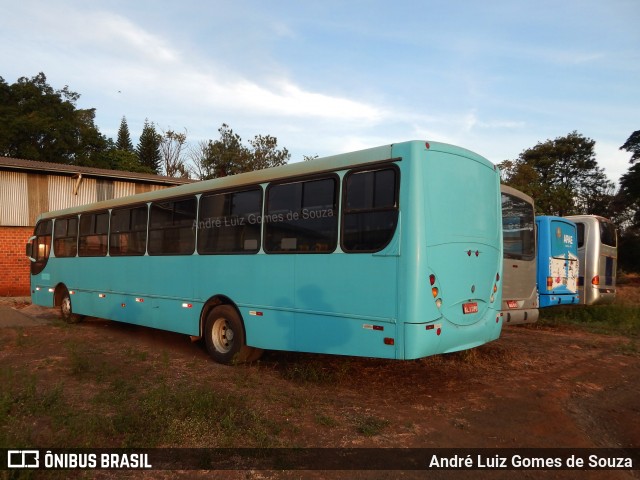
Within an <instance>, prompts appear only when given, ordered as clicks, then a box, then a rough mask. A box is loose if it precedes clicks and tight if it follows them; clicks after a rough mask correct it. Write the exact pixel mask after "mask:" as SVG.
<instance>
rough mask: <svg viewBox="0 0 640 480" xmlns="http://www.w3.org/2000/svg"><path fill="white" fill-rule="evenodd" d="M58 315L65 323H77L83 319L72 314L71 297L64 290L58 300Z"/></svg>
mask: <svg viewBox="0 0 640 480" xmlns="http://www.w3.org/2000/svg"><path fill="white" fill-rule="evenodd" d="M60 314H61V315H62V319H63V320H64V321H65V322H67V323H78V322H80V321H81V320H82V319H83V318H84V317H83V316H82V315H78V314H77V313H73V309H72V307H71V296H70V295H69V291H68V290H67V289H66V288H65V289H64V291H63V292H62V298H61V299H60Z"/></svg>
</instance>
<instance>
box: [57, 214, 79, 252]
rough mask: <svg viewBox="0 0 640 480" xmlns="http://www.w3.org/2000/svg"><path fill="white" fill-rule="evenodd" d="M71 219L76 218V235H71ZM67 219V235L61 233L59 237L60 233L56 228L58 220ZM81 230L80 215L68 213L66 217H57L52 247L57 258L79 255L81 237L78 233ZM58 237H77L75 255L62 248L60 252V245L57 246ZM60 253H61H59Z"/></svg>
mask: <svg viewBox="0 0 640 480" xmlns="http://www.w3.org/2000/svg"><path fill="white" fill-rule="evenodd" d="M71 219H75V220H76V232H75V236H74V235H69V234H68V233H69V224H68V222H69V220H71ZM62 221H65V222H67V228H66V229H65V235H61V236H60V237H58V234H57V233H56V229H57V225H58V222H62ZM79 232H80V217H79V216H78V215H67V216H65V217H56V218H55V222H54V224H53V232H52V242H51V245H52V248H53V255H54V256H55V257H56V258H75V257H77V256H78V252H79V238H78V234H79ZM58 238H60V240H67V239H71V238H75V242H74V245H75V248H74V250H75V253H73V255H66V254H65V252H64V249H62V250H63V251H62V252H58V247H57V246H56V242H57V240H58ZM59 253H60V254H59Z"/></svg>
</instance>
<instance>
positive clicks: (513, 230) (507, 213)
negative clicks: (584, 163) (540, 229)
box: [500, 185, 538, 325]
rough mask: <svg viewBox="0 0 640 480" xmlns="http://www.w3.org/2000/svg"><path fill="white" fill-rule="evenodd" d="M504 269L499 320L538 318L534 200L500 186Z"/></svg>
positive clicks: (511, 321)
mask: <svg viewBox="0 0 640 480" xmlns="http://www.w3.org/2000/svg"><path fill="white" fill-rule="evenodd" d="M500 189H501V191H502V233H503V241H504V270H503V274H502V319H503V321H504V322H505V325H517V324H523V323H535V322H537V321H538V288H537V283H536V228H535V226H536V223H535V210H534V203H533V199H532V198H531V197H530V196H529V195H526V194H524V193H522V192H521V191H519V190H516V189H515V188H512V187H509V186H507V185H501V186H500Z"/></svg>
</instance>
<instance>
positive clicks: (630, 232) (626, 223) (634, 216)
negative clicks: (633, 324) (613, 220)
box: [618, 130, 640, 272]
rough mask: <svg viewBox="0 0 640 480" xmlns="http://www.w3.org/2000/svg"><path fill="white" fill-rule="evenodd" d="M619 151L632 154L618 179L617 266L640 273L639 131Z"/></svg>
mask: <svg viewBox="0 0 640 480" xmlns="http://www.w3.org/2000/svg"><path fill="white" fill-rule="evenodd" d="M620 150H626V151H628V152H630V153H631V154H632V155H631V159H630V160H629V163H631V164H632V165H631V166H630V167H629V170H628V171H627V172H626V173H625V174H624V175H622V177H621V178H620V189H619V190H618V198H619V202H620V205H621V211H622V212H623V215H622V220H623V222H620V227H622V228H621V235H620V240H619V244H618V249H619V251H620V259H619V266H620V267H621V268H623V269H625V270H629V271H635V272H640V130H636V131H635V132H633V133H632V134H631V136H630V137H629V138H628V139H627V141H626V142H625V143H624V145H622V146H621V147H620ZM636 162H637V163H636Z"/></svg>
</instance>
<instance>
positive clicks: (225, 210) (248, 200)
mask: <svg viewBox="0 0 640 480" xmlns="http://www.w3.org/2000/svg"><path fill="white" fill-rule="evenodd" d="M261 213H262V189H260V188H256V189H253V190H247V191H244V192H229V193H218V194H211V195H203V196H202V197H201V198H200V216H199V221H198V229H199V231H198V253H204V254H207V253H256V252H258V250H259V249H260V215H261Z"/></svg>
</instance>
